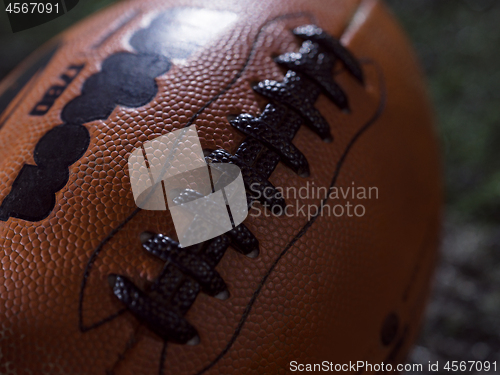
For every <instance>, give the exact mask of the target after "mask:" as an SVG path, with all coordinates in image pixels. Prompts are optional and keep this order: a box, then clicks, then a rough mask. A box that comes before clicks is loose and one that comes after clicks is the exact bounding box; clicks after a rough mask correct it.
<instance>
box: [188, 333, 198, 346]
mask: <svg viewBox="0 0 500 375" xmlns="http://www.w3.org/2000/svg"><path fill="white" fill-rule="evenodd" d="M199 343H200V336H198V335H196V336H195V337H193V338H192V339H191V340H189V341H188V342H187V343H186V345H189V346H195V345H198V344H199Z"/></svg>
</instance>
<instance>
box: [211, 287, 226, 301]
mask: <svg viewBox="0 0 500 375" xmlns="http://www.w3.org/2000/svg"><path fill="white" fill-rule="evenodd" d="M214 297H215V298H217V299H220V300H221V301H225V300H226V299H228V298H229V291H228V290H227V289H226V290H224V291H222V292H220V293H219V294H217V295H215V296H214Z"/></svg>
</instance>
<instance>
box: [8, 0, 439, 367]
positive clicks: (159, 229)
mask: <svg viewBox="0 0 500 375" xmlns="http://www.w3.org/2000/svg"><path fill="white" fill-rule="evenodd" d="M174 7H175V8H179V9H181V10H179V11H178V12H179V13H175V12H177V10H175V11H174V13H175V14H181V16H182V15H183V14H184V13H182V12H184V10H183V9H187V11H186V15H187V14H189V12H195V13H196V11H197V9H200V8H202V9H209V10H212V11H214V12H216V11H217V12H219V13H220V14H222V16H221V17H222V18H221V19H225V18H224V17H226V18H227V19H231V20H233V21H234V22H232V23H231V24H230V26H228V27H227V28H225V29H224V30H223V31H222V32H220V33H218V34H217V35H216V36H215V37H214V38H213V39H211V40H208V41H207V42H206V43H205V44H203V45H202V43H201V42H200V45H197V44H196V45H193V46H190V47H189V48H187V47H185V45H184V46H183V45H181V44H180V45H179V47H178V48H179V49H178V50H174V52H175V53H174V52H172V51H173V50H168V49H164V45H163V44H162V43H167V42H165V40H168V38H169V36H168V35H167V34H161V35H160V36H158V35H156V34H154V33H153V34H154V35H153V34H151V38H152V39H151V40H152V41H148V39H147V38H149V37H148V33H147V30H148V27H149V26H151V25H153V26H155V25H157V24H158V25H162V24H164V23H165V22H168V20H169V18H168V16H166V17H167V18H166V19H164V18H159V20H160V21H155V20H157V19H158V18H156V17H159V16H161V15H162V14H167V15H168V14H169V13H168V12H169V11H170V10H171V9H172V8H174ZM221 12H225V13H221ZM214 14H215V13H214ZM234 15H235V16H234ZM162 17H163V16H162ZM305 25H316V27H312V26H311V27H309V28H307V27H306V26H305ZM153 29H154V28H153ZM177 29H179V30H182V28H177ZM177 29H176V30H177ZM318 30H323V31H324V32H325V33H326V34H327V35H330V36H332V37H334V39H325V37H324V35H323V34H321V33H319V31H318ZM170 32H171V31H170ZM141 38H143V39H141ZM144 38H146V39H144ZM154 38H157V39H154ZM162 38H163V39H162ZM202 39H203V38H201V39H200V40H202ZM141 40H142V43H141ZM325 40H326V41H325ZM337 40H339V41H340V45H337V44H336V43H337ZM153 41H154V43H153ZM56 42H57V43H58V44H54V43H56ZM56 42H53V43H51V44H49V45H47V46H46V47H45V51H44V50H42V51H41V52H39V53H37V54H36V55H34V56H33V57H32V58H31V61H33V62H34V64H32V65H33V66H35V67H36V69H35V68H32V69H31V70H30V67H29V66H30V61H28V62H27V63H26V64H24V65H22V66H21V67H20V68H19V69H18V70H16V71H14V72H13V73H12V74H11V75H10V76H9V77H7V79H6V80H5V81H4V82H3V83H0V102H1V103H4V102H5V103H7V101H6V100H5V98H7V95H10V96H11V97H9V104H7V105H6V107H5V110H4V111H3V112H2V113H0V202H2V203H1V205H4V201H5V202H9V200H8V199H7V197H8V196H9V194H11V192H13V191H15V189H16V184H15V181H20V180H18V179H17V178H18V176H19V175H20V174H21V171H23V170H29V171H30V172H29V173H32V172H33V174H32V175H30V176H35V177H33V178H42V177H44V176H48V178H49V179H50V178H51V176H56V177H57V181H56V180H51V183H50V184H48V185H50V188H47V191H45V190H43V189H41V190H40V189H32V190H29V191H28V193H29V194H27V196H28V197H29V199H31V200H33V203H30V204H32V205H33V207H35V206H36V205H37V204H38V201H37V200H36V199H37V197H38V195H39V194H40V195H41V194H48V195H50V196H54V201H53V202H52V201H51V202H49V204H48V206H36V207H41V209H40V211H39V212H41V213H40V214H38V213H37V215H33V217H26V216H23V215H21V214H19V215H17V216H16V215H14V214H12V213H13V212H14V211H13V210H16V209H17V208H13V209H10V208H9V210H4V211H2V210H1V209H0V262H1V267H0V374H15V375H18V374H82V375H83V374H102V375H105V374H116V375H128V374H138V375H143V374H144V375H150V374H151V375H153V374H154V375H156V374H176V375H177V374H201V373H204V374H205V373H206V374H284V373H288V372H289V368H290V361H297V362H298V363H321V362H322V361H330V362H333V363H348V362H349V361H368V362H370V363H373V364H375V363H381V362H384V363H388V362H393V363H397V362H401V361H403V360H404V358H405V355H406V353H407V352H408V350H409V348H410V347H411V345H412V342H413V340H414V339H415V337H416V335H417V334H418V327H419V321H420V318H421V314H422V310H423V308H424V306H425V301H426V298H427V294H428V290H429V283H430V280H431V275H432V271H433V269H434V262H435V258H436V254H437V248H438V243H439V231H440V225H439V223H440V207H441V180H440V164H439V157H438V150H437V146H436V140H435V136H434V132H433V127H432V112H431V108H430V105H429V103H428V99H427V94H426V91H425V85H424V80H423V77H422V74H421V72H420V70H419V68H418V64H417V62H416V59H415V56H414V54H413V52H412V50H411V47H410V46H409V43H408V41H407V40H406V38H405V37H404V35H403V34H402V32H401V30H400V29H399V27H398V25H397V24H396V22H395V21H394V19H393V18H392V16H391V15H390V13H389V12H388V10H387V9H386V8H385V6H384V5H383V4H382V3H381V2H379V1H376V0H363V1H361V0H335V1H330V2H327V3H325V2H324V1H320V0H307V1H306V0H291V1H280V2H277V1H273V2H270V1H257V0H252V1H243V0H238V1H229V0H227V1H224V0H216V1H210V2H207V1H201V0H165V1H147V2H146V1H139V0H135V1H129V2H123V3H120V4H118V5H115V6H113V7H111V8H109V9H107V10H105V11H103V12H100V13H99V14H97V15H95V16H93V17H91V18H89V19H88V20H86V21H84V22H82V23H81V24H79V25H77V26H75V27H74V28H72V29H70V30H68V31H67V32H66V33H64V34H62V35H61V36H60V37H58V39H57V41H56ZM169 43H170V42H169ZM172 43H174V44H175V40H174V41H173V42H172ZM325 43H326V44H325ZM328 43H329V44H328ZM327 44H328V45H327ZM55 45H57V49H56V50H55V53H54V46H55ZM155 46H160V47H161V48H163V49H161V48H160V47H158V48H160V49H161V51H160V49H159V50H158V51H157V52H155V51H154V49H155V48H156V47H155ZM318 46H323V47H318ZM325 46H327V47H328V48H336V50H337V51H340V52H339V53H340V54H337V57H338V58H336V59H334V60H331V61H330V60H328V59H329V56H327V55H325V56H324V59H323V60H321V61H322V64H323V66H326V67H328V69H330V66H331V75H328V74H326V75H325V73H324V71H325V69H319V68H318V65H317V64H315V63H314V62H315V61H318V56H319V55H318V54H321V53H322V50H321V48H326V47H325ZM339 46H343V48H344V47H345V51H344V50H343V48H339ZM318 48H319V49H318ZM45 52H46V53H45ZM323 52H324V51H323ZM155 53H156V54H157V55H154V54H155ZM169 53H171V54H172V55H169ZM152 54H153V55H152ZM351 54H352V56H351ZM113 56H115V57H113ZM116 56H121V58H120V59H118V60H120V61H122V60H123V61H125V60H126V61H131V59H132V60H134V61H136V60H137V61H138V63H137V64H136V63H131V65H130V66H135V67H138V66H139V67H141V66H142V65H141V61H146V60H147V61H149V62H151V61H153V62H155V63H154V64H153V65H154V66H155V69H154V72H153V73H152V75H150V74H149V73H151V71H149V72H148V71H146V70H147V68H142V67H141V68H140V69H139V71H137V72H134V71H128V70H127V71H128V72H129V73H128V74H129V75H130V77H129V78H128V79H124V80H123V82H122V81H120V82H121V83H120V84H121V85H122V86H123V87H121V88H119V89H117V91H116V92H115V91H113V92H115V93H116V97H113V98H111V97H108V96H103V95H101V93H99V95H97V96H95V97H97V98H99V101H97V102H96V103H94V104H92V103H93V102H92V100H94V99H95V97H92V98H90V99H89V98H88V96H87V98H86V99H85V100H87V101H88V102H89V104H85V103H86V102H85V100H84V99H81V98H85V94H86V93H87V92H88V90H91V91H92V90H97V91H99V90H101V91H102V90H108V89H110V88H109V87H108V86H109V85H113V82H116V81H113V80H111V81H109V80H106V79H103V80H99V79H97V78H93V77H103V73H102V72H103V71H105V72H109V71H110V70H109V67H108V66H107V65H106V63H105V62H106V61H108V62H109V61H112V60H108V59H110V58H114V59H117V58H116ZM135 56H139V57H135ZM140 56H142V57H140ZM159 56H160V57H159ZM161 56H164V57H161ZM175 56H177V57H179V56H180V57H182V58H181V59H180V60H182V61H180V60H179V59H177V60H176V59H175ZM311 56H312V57H311ZM144 59H146V60H144ZM148 59H149V60H148ZM165 59H167V60H168V61H167V60H165ZM311 59H312V61H310V60H311ZM47 60H48V62H47ZM36 61H40V63H39V64H38V65H37V64H36ZM137 61H136V62H137ZM124 64H127V63H124ZM328 64H330V65H328ZM81 66H83V68H81V69H80V68H78V69H79V70H78V69H75V68H71V67H81ZM145 66H146V67H149V66H151V64H150V63H147V64H146V65H145ZM33 69H35V70H36V71H37V73H35V74H33V75H32V76H31V78H29V76H25V79H24V80H23V79H22V78H23V72H30V74H32V70H33ZM328 69H327V70H328ZM77 70H78V71H77ZM65 74H66V78H64V77H62V76H64V75H65ZM109 74H112V71H111V73H109ZM139 74H143V75H144V77H142V78H143V79H142V78H141V79H137V83H136V81H134V79H136V78H137V77H138V75H139ZM122 78H123V77H122ZM18 79H20V81H19V82H21V81H22V82H23V83H24V87H23V88H22V89H21V90H20V91H19V90H17V91H18V92H16V93H15V95H14V94H11V93H12V92H14V91H12V87H13V85H12V83H13V82H14V83H15V82H16V80H18ZM297 79H298V80H304V79H305V80H306V81H307V84H306V86H307V87H309V89H308V90H305V91H304V92H303V93H302V92H301V97H299V98H298V99H300V100H303V101H304V100H306V101H307V100H309V101H311V103H310V108H309V110H308V111H307V113H306V112H303V111H301V108H298V106H297V105H296V102H294V101H293V100H288V101H287V98H286V95H291V96H290V97H293V96H294V95H297V92H298V91H294V90H293V89H292V90H291V94H287V93H285V92H282V96H280V100H277V99H276V95H269V94H268V93H269V91H272V90H273V88H278V89H279V87H280V86H279V85H280V83H283V82H286V80H297ZM153 80H154V84H152V82H153ZM89 82H90V83H89ZM127 82H128V83H129V84H130V85H128V86H127ZM103 84H105V85H104V86H101V85H103ZM301 84H302V83H301ZM142 85H145V86H144V87H145V88H144V89H139V88H138V87H142ZM55 86H57V87H58V88H54V87H55ZM292 86H293V85H292ZM85 87H87V88H88V87H91V88H93V89H85ZM113 87H114V86H113ZM287 87H291V86H290V85H288V86H287ZM301 87H303V86H301ZM86 90H87V91H86ZM123 90H125V91H126V90H142V91H140V92H139V91H137V100H135V101H133V102H128V101H126V100H125V99H123V97H121V96H120V95H121V94H120V93H123ZM97 91H96V92H97ZM111 91H112V90H111ZM278 91H279V90H278ZM299 91H300V90H299ZM280 95H281V94H280ZM294 100H296V99H294ZM75 102H80V103H84V104H85V105H83V108H85V109H86V111H90V112H92V110H96V111H97V112H99V111H98V110H97V109H98V108H104V109H103V110H102V111H100V112H99V113H97V112H95V111H94V112H93V113H94V114H95V116H94V117H89V116H87V114H85V113H84V114H83V115H82V114H81V113H80V112H78V111H79V109H78V108H76V109H75V106H74V105H73V104H71V103H75ZM111 102H112V105H111V104H110V103H111ZM72 106H73V107H72ZM67 108H73V109H72V110H71V111H69V110H68V109H67ZM96 108H97V109H96ZM65 109H66V111H65ZM101 112H102V113H101ZM85 121H86V122H85ZM73 122H75V123H77V124H73ZM191 123H192V124H195V125H196V127H197V130H198V133H199V135H200V139H201V145H202V147H203V148H204V149H205V150H206V151H207V160H208V161H217V162H230V161H231V160H233V161H234V162H235V163H236V164H238V163H239V165H241V166H243V167H244V166H245V165H249V164H251V165H252V167H248V168H247V169H244V168H242V172H243V173H242V174H243V175H244V177H245V173H247V175H246V177H245V178H249V179H253V180H252V181H254V180H255V181H257V182H259V183H262V184H264V185H262V186H265V187H270V188H272V187H273V186H274V187H282V188H285V189H286V188H287V187H288V188H295V189H296V191H298V189H299V188H301V187H302V188H305V187H310V186H312V185H313V184H314V186H316V187H326V188H328V187H329V186H331V185H332V184H333V186H334V187H343V188H348V187H353V186H357V187H366V188H368V187H377V189H378V198H377V199H369V200H359V199H356V198H355V199H353V198H352V197H351V196H346V197H345V198H342V197H340V198H339V199H334V200H333V202H331V201H328V204H329V205H330V206H331V207H333V206H334V205H336V204H341V205H345V204H346V203H347V201H350V202H351V203H353V204H357V203H362V204H364V205H365V207H366V213H365V215H364V216H362V217H356V216H352V217H349V216H346V215H344V216H341V217H335V216H333V215H330V216H328V215H319V216H314V215H313V217H307V211H306V215H293V216H291V217H289V216H287V215H280V216H272V215H260V216H259V217H255V216H252V215H250V216H249V217H248V218H247V219H246V220H245V221H244V223H243V224H242V225H240V227H238V229H237V230H233V231H232V232H230V233H228V234H226V235H223V236H221V237H220V238H218V239H217V240H215V241H214V242H213V243H212V244H204V245H201V247H199V248H193V249H191V250H187V249H186V251H183V249H180V248H178V246H177V245H176V242H175V239H176V235H175V231H174V226H173V222H172V219H171V217H170V215H169V213H168V211H145V210H140V209H137V207H136V205H135V202H134V199H133V195H132V190H131V186H130V181H129V177H128V170H127V158H128V156H129V155H130V153H131V152H132V151H133V150H134V149H135V148H137V147H140V146H141V145H142V144H143V143H145V142H146V141H148V140H152V139H154V138H156V137H158V136H159V135H162V134H166V133H168V132H170V131H173V130H176V129H179V128H181V127H184V126H186V125H190V124H191ZM72 124H73V125H78V126H75V127H73V128H71V129H72V130H67V131H65V132H64V131H63V132H60V131H59V130H53V129H63V128H64V129H67V127H68V126H71V125H72ZM65 127H66V128H65ZM75 129H83V130H85V131H86V132H85V131H82V130H75ZM51 131H52V132H59V133H60V134H59V135H57V137H53V139H54V140H53V141H51V142H49V143H47V142H45V143H43V142H42V143H41V144H42V146H43V147H42V146H37V145H39V142H40V140H41V139H42V138H43V137H45V136H46V134H55V133H51ZM63 133H64V134H63ZM83 133H85V134H83ZM87 133H88V134H87ZM80 134H83V136H82V138H81V139H83V137H85V136H88V137H89V139H88V138H85V139H86V140H87V142H88V147H87V148H85V147H83V148H82V146H81V144H82V142H80V141H75V139H77V138H78V137H80ZM47 137H48V136H47ZM44 139H50V138H44ZM65 140H67V142H65ZM47 144H49V146H47ZM37 150H41V151H40V152H38V153H37ZM61 150H62V151H61ZM70 150H71V152H70ZM63 151H65V152H66V155H69V156H67V157H64V156H60V155H61V153H64V152H63ZM75 155H76V156H75ZM257 156H259V158H258V163H257V162H256V163H254V162H253V161H254V160H256V159H255V158H256V157H257ZM59 157H60V159H59ZM70 159H71V160H70ZM76 159H78V160H76ZM58 160H61V161H60V162H59V161H58ZM75 160H76V161H75ZM68 163H72V164H68ZM252 163H253V164H252ZM25 166H29V167H25ZM23 168H24V169H23ZM37 168H38V169H37ZM54 170H58V171H62V172H57V173H56V172H54ZM40 171H42V172H40ZM65 171H67V172H65ZM263 176H265V177H263ZM267 176H270V177H269V178H268V179H267ZM66 181H67V182H66ZM44 186H45V185H44ZM247 187H248V186H247ZM42 190H43V191H42ZM271 190H272V189H271ZM13 194H14V193H12V194H11V196H14V195H13ZM322 199H323V196H321V197H317V196H314V197H309V198H305V199H303V198H298V199H297V201H296V200H295V199H293V197H292V198H290V197H288V198H287V197H285V199H281V198H279V197H275V196H273V197H270V198H262V199H260V200H259V202H257V203H256V204H255V205H256V206H257V207H261V208H262V204H269V205H270V206H271V207H274V206H279V207H284V206H285V205H286V204H292V205H293V211H294V212H296V211H295V209H296V208H297V207H298V206H301V205H314V206H319V205H320V204H321V201H322ZM249 200H251V198H250V194H249ZM12 202H13V203H9V204H10V206H9V207H17V206H16V204H19V202H17V203H16V201H15V200H12ZM23 202H25V201H23ZM44 202H46V201H44ZM355 202H356V203H355ZM21 203H22V202H21ZM6 205H7V203H5V206H3V207H6ZM49 206H50V207H49ZM23 207H24V208H23V209H24V210H26V211H27V212H29V211H30V210H29V208H30V206H29V205H27V204H25V206H23ZM47 207H48V208H47ZM51 207H53V208H51ZM47 210H48V211H47ZM45 211H47V212H49V213H48V214H45ZM37 212H38V211H37ZM203 246H205V247H203ZM206 246H209V247H206ZM210 246H211V247H210ZM200 249H201V250H200ZM201 251H203V254H209V256H205V255H203V256H201V255H200V254H201V253H200V252H201ZM167 269H170V270H171V271H169V272H167ZM193 269H196V270H198V271H199V270H204V272H201V271H200V273H193V272H192V270H193ZM205 271H206V272H205ZM190 272H191V273H190ZM167 273H168V275H169V276H168V277H163V278H162V277H161V276H162V275H166V274H167ZM180 278H184V279H185V280H186V282H184V283H183V284H182V288H184V289H183V290H182V291H181V292H179V291H178V290H174V289H175V288H177V285H180V284H178V280H180ZM174 286H175V288H174ZM124 291H126V293H125V292H124ZM134 293H135V294H134ZM186 296H188V297H189V298H188V297H186ZM194 296H195V298H194ZM181 297H182V298H181ZM191 297H193V298H191ZM130 298H132V300H133V301H139V302H140V303H143V304H144V305H143V306H144V307H141V306H140V305H138V304H131V303H130V301H131V300H130ZM168 298H170V299H171V300H170V302H168V304H171V305H173V306H176V308H177V310H176V314H172V311H171V310H169V309H165V306H164V305H162V304H155V303H153V302H151V301H156V300H158V301H163V300H165V299H168ZM175 298H177V300H176V301H175V303H173V302H171V301H172V300H173V299H175ZM150 300H151V301H150ZM188 300H189V301H191V300H194V302H193V303H192V304H191V302H189V303H188ZM148 301H149V302H148ZM168 304H167V305H168ZM134 309H135V310H134ZM151 316H154V317H157V318H158V320H154V321H152V320H151V319H150V317H151ZM180 316H181V317H182V319H179V317H180ZM148 319H149V320H148ZM173 326H175V327H176V328H178V329H176V330H175V332H173V331H172V330H169V329H163V328H165V327H173ZM162 327H163V328H162ZM179 332H180V333H179ZM194 338H195V339H194ZM193 339H194V340H193ZM367 373H370V372H367Z"/></svg>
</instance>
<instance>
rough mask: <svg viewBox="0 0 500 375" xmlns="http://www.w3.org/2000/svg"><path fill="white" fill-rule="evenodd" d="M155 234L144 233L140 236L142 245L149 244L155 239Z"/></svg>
mask: <svg viewBox="0 0 500 375" xmlns="http://www.w3.org/2000/svg"><path fill="white" fill-rule="evenodd" d="M154 235H155V234H154V233H151V232H142V233H141V234H140V236H139V238H140V239H141V243H142V244H145V243H146V242H148V241H149V240H150V239H151V238H153V236H154Z"/></svg>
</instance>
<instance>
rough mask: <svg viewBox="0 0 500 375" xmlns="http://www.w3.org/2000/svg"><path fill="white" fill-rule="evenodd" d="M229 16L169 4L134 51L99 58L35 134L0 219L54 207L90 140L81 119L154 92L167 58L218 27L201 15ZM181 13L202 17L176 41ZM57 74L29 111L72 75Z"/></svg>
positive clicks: (182, 53) (44, 106)
mask: <svg viewBox="0 0 500 375" xmlns="http://www.w3.org/2000/svg"><path fill="white" fill-rule="evenodd" d="M233 16H234V14H233V13H229V12H215V11H207V10H203V9H194V8H193V9H191V8H173V9H170V10H169V11H167V12H165V13H162V14H161V15H160V16H158V17H157V18H156V19H154V20H153V21H152V22H151V25H150V26H149V27H147V28H145V29H141V30H139V31H137V32H136V33H135V34H134V35H133V36H132V38H131V41H130V44H131V45H132V47H134V49H135V50H136V51H137V52H138V53H130V52H120V53H116V54H114V55H112V56H110V57H108V58H107V59H106V60H104V62H103V63H102V70H101V71H100V72H99V73H96V74H94V75H92V76H90V77H89V78H87V80H86V81H85V83H84V84H83V87H82V93H81V95H80V96H77V97H76V98H74V99H73V100H71V101H70V102H68V103H67V104H66V105H65V106H64V108H63V110H62V113H61V119H62V121H63V124H61V125H59V126H57V127H55V128H53V129H52V130H50V131H49V132H48V133H46V134H45V135H44V136H43V137H42V138H41V139H40V141H39V142H38V144H37V145H36V147H35V152H34V158H35V162H36V163H37V165H29V164H25V165H24V166H23V167H22V169H21V171H20V172H19V175H18V176H17V178H16V180H15V181H14V183H13V185H12V189H11V191H10V193H9V195H8V196H7V197H6V198H5V199H4V200H3V202H2V204H1V206H0V220H2V221H6V220H8V219H9V217H15V218H19V219H23V220H28V221H39V220H43V219H45V218H46V217H47V216H48V215H49V214H50V212H51V211H52V209H53V208H54V205H55V193H56V192H57V191H59V190H61V189H62V188H63V187H64V186H65V185H66V183H67V182H68V178H69V171H68V168H69V166H70V165H71V164H73V163H75V162H76V161H77V160H79V159H80V158H81V157H82V156H83V155H84V153H85V151H86V150H87V148H88V146H89V144H90V135H89V132H88V130H87V128H86V127H85V126H84V125H83V124H85V123H87V122H90V121H94V120H105V119H107V118H108V117H109V115H110V114H111V112H112V111H113V110H114V108H115V107H116V106H117V105H122V106H125V107H131V108H135V107H140V106H143V105H145V104H147V103H149V102H150V101H151V100H152V99H153V98H154V97H155V95H156V93H157V85H156V81H155V78H156V77H158V76H160V75H162V74H164V73H166V72H167V71H168V70H170V67H171V65H172V64H171V60H170V59H174V58H177V59H184V58H187V57H189V56H190V55H191V54H192V53H193V52H195V51H196V50H197V49H198V48H200V46H201V45H203V44H205V43H207V42H208V41H209V40H210V37H213V35H214V33H215V32H218V31H219V29H217V27H215V28H214V27H212V28H211V29H206V28H204V26H207V27H208V26H209V25H212V23H210V22H207V23H206V24H204V23H203V17H205V20H207V19H206V18H207V17H209V18H211V19H210V20H209V21H213V18H214V17H218V18H217V20H218V21H219V25H220V27H224V26H225V25H227V23H228V22H229V21H231V22H232V19H233ZM185 17H187V19H188V20H189V19H193V18H195V19H198V20H201V21H200V23H199V24H198V25H197V27H194V28H193V29H194V30H195V32H194V33H193V34H192V35H190V37H192V38H194V39H193V40H190V39H189V37H188V38H187V39H186V37H183V39H182V43H181V46H179V41H178V40H177V39H178V38H177V37H176V35H177V36H180V35H179V34H178V28H179V25H180V24H181V23H182V22H183V18H185ZM200 17H201V18H200ZM159 36H161V37H162V38H163V39H162V38H159ZM160 39H162V40H161V43H160ZM152 41H158V43H153V42H152ZM169 46H171V49H170V50H169ZM167 56H168V57H167ZM71 69H80V68H79V67H77V66H74V67H72V68H71ZM61 78H62V79H63V80H64V81H65V82H67V84H66V85H65V86H64V87H63V86H52V87H51V88H50V89H49V90H48V91H47V93H46V94H45V96H44V98H43V99H42V101H41V102H40V103H38V104H37V105H36V106H35V108H34V109H33V110H32V112H31V114H32V115H43V114H44V113H46V112H47V111H48V110H49V109H50V107H51V106H52V104H53V102H54V100H55V99H56V98H57V96H59V95H60V94H61V93H62V90H64V88H65V87H66V86H67V85H68V84H69V82H70V81H71V80H72V79H73V78H74V75H68V74H67V73H66V74H63V75H62V76H61Z"/></svg>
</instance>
